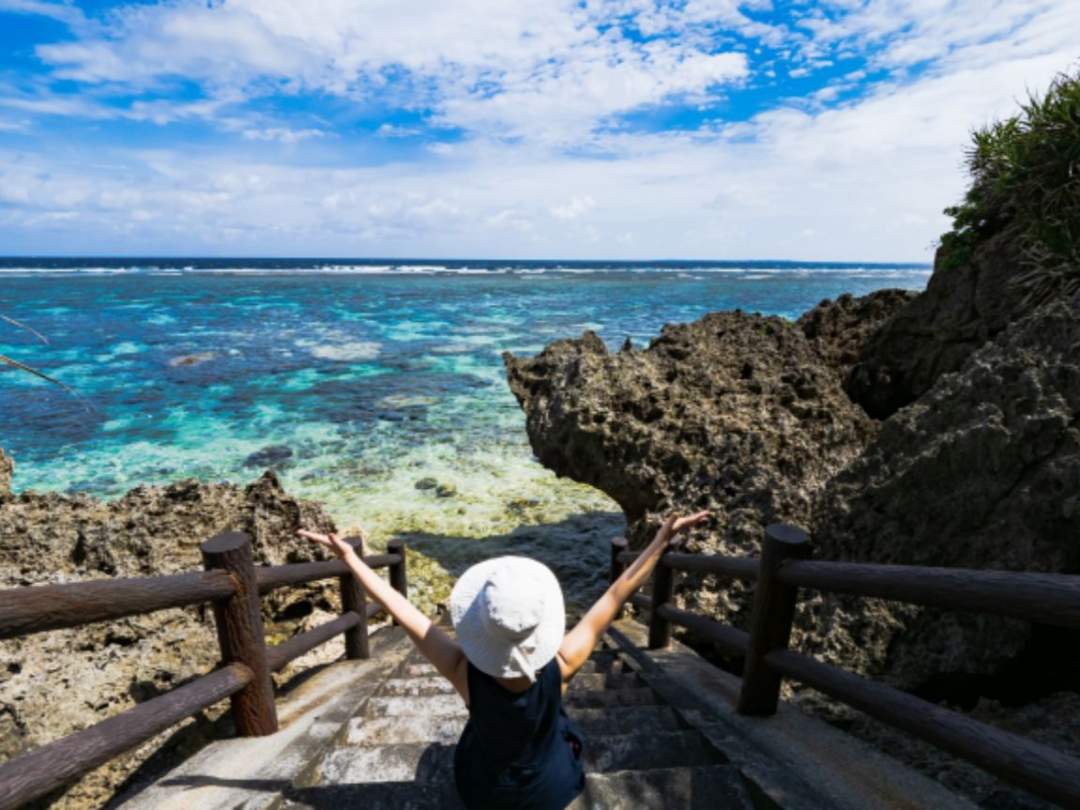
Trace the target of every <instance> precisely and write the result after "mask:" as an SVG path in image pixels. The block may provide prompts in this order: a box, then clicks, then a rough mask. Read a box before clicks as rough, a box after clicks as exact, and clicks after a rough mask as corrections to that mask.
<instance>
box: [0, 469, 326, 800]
mask: <svg viewBox="0 0 1080 810" xmlns="http://www.w3.org/2000/svg"><path fill="white" fill-rule="evenodd" d="M6 468H7V467H6V466H5V465H4V462H3V459H2V458H0V469H6ZM301 525H302V526H305V527H319V528H321V529H323V530H324V531H325V530H333V524H332V522H331V521H330V519H329V518H328V517H327V516H326V514H325V513H324V512H323V511H322V510H321V508H320V507H318V506H316V505H314V504H311V503H308V502H305V501H299V500H296V499H295V498H292V497H290V496H289V495H287V494H286V493H285V492H284V490H282V488H281V486H280V484H279V483H278V480H277V478H275V477H274V475H273V474H272V473H267V474H265V475H264V476H263V477H262V478H260V479H259V480H258V481H256V482H255V483H253V484H251V485H249V486H247V487H240V486H234V485H231V484H200V483H197V482H195V481H181V482H179V483H176V484H172V485H170V486H165V487H139V488H137V489H134V490H132V491H131V492H129V493H128V494H127V495H125V496H124V497H122V498H120V499H118V500H116V501H112V502H109V503H104V502H101V501H97V500H94V499H92V498H89V497H87V496H85V495H74V496H66V495H59V494H55V493H48V494H36V493H22V494H20V495H16V496H8V497H7V498H4V497H3V496H0V587H4V588H11V587H15V586H23V585H40V584H45V583H56V582H69V581H73V580H80V579H98V578H102V577H110V576H156V575H161V574H169V573H177V572H186V571H193V570H199V569H201V567H202V560H201V555H200V552H199V544H200V543H201V542H202V541H203V540H205V539H207V538H209V537H211V536H212V535H214V534H217V533H218V532H221V531H224V530H241V531H245V532H248V533H250V534H251V536H252V540H253V546H254V554H255V559H256V562H257V563H262V564H281V563H285V562H292V561H299V560H306V559H314V558H315V557H316V556H318V554H317V552H316V550H315V547H314V546H312V545H311V544H309V543H307V542H306V541H304V540H301V539H299V538H297V537H295V531H296V529H297V528H299V527H300V526H301ZM336 598H337V597H336V594H335V592H334V590H333V583H331V584H330V585H327V584H324V583H316V584H314V585H313V586H311V587H308V588H287V589H281V590H280V591H274V592H272V593H271V594H269V595H267V596H266V597H265V598H264V599H263V600H262V604H263V609H264V618H265V620H266V622H267V632H268V635H269V636H270V637H271V638H270V640H271V641H273V640H274V639H273V637H274V634H275V633H276V634H286V633H290V632H291V631H293V630H295V629H298V628H297V626H296V623H295V620H294V621H292V622H279V620H284V619H287V618H289V617H300V616H303V615H304V614H305V613H307V614H311V613H313V612H315V613H317V612H319V608H320V606H321V607H322V608H324V609H326V608H332V609H335V610H336V609H337V605H336V602H335V603H333V604H332V600H335V599H336ZM278 640H280V639H278ZM0 659H2V660H3V662H4V667H3V669H0V760H3V759H7V758H10V757H13V756H17V755H18V754H19V753H21V752H23V751H26V750H29V749H32V748H36V747H37V746H40V745H42V744H44V743H47V742H50V741H52V740H54V739H57V738H60V737H62V736H65V735H67V734H70V733H72V732H74V731H77V730H79V729H81V728H84V727H86V726H89V725H92V724H93V723H95V722H97V721H99V720H102V719H103V718H104V717H106V716H109V715H112V714H116V713H117V712H119V711H122V710H124V709H127V708H130V707H131V706H132V705H134V704H135V703H137V702H139V701H142V700H145V699H147V698H150V697H153V696H155V695H156V694H159V693H160V692H162V691H165V690H167V689H169V688H171V687H173V686H176V685H178V684H180V683H182V682H184V681H185V680H187V679H189V678H192V677H195V676H198V675H202V674H205V673H206V672H208V671H210V670H211V669H213V667H214V666H215V665H216V664H217V659H218V648H217V642H216V637H215V634H214V627H213V619H212V616H211V614H210V611H209V610H207V609H206V608H205V607H192V608H187V609H182V610H181V609H177V610H166V611H160V612H157V613H153V614H150V615H146V616H133V617H130V618H128V619H123V620H119V621H112V622H106V623H101V624H93V625H88V626H85V627H80V628H74V629H71V630H58V631H52V632H48V633H41V634H38V635H32V636H26V637H23V638H18V639H11V640H7V641H3V642H0ZM59 695H62V696H63V698H62V699H58V696H59ZM205 724H206V721H205V718H199V719H196V721H194V723H188V724H186V727H188V728H189V729H190V728H191V727H192V726H200V725H202V726H205ZM162 740H163V738H160V737H159V738H156V739H155V740H153V741H151V742H150V743H148V744H147V745H144V746H142V747H140V748H139V749H137V750H136V751H134V752H132V753H131V754H128V755H125V756H121V757H119V758H117V759H115V760H113V761H112V762H110V763H108V764H107V765H105V766H103V767H102V768H100V769H98V770H97V771H94V772H92V773H90V774H88V775H87V776H86V777H85V778H84V779H82V780H81V781H80V782H78V783H76V784H75V785H74V787H72V788H71V789H70V790H69V791H68V792H67V794H66V795H65V796H64V798H63V799H61V800H60V803H59V804H57V805H55V806H59V807H98V806H101V805H102V804H104V803H105V801H106V800H107V798H108V797H109V796H111V795H112V793H113V791H114V789H115V788H116V786H117V785H118V784H120V783H121V782H122V781H123V780H124V779H125V778H127V777H128V775H129V774H130V773H131V772H132V770H133V769H134V768H135V767H136V766H137V765H138V764H139V763H140V762H142V761H143V760H145V759H146V758H147V757H148V756H149V755H151V754H152V753H153V752H154V750H155V749H156V748H157V747H158V746H160V744H161V742H162Z"/></svg>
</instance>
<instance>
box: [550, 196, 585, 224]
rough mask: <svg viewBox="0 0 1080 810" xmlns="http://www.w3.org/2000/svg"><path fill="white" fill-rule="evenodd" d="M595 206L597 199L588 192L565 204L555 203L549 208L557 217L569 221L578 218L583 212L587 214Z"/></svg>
mask: <svg viewBox="0 0 1080 810" xmlns="http://www.w3.org/2000/svg"><path fill="white" fill-rule="evenodd" d="M595 207H596V200H594V199H593V198H592V197H591V196H590V195H588V194H583V195H581V196H580V197H574V198H573V199H571V200H570V202H568V203H566V204H565V205H554V206H552V207H551V208H550V209H549V210H550V211H551V215H552V216H553V217H555V219H561V220H563V221H564V222H568V221H570V220H572V219H577V218H578V217H580V216H582V215H583V214H587V213H588V212H589V211H591V210H592V209H594V208H595Z"/></svg>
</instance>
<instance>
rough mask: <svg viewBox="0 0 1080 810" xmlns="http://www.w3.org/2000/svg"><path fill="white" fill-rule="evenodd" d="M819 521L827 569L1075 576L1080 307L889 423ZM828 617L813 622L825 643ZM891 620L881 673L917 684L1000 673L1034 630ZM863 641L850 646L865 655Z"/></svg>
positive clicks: (996, 352) (1037, 324)
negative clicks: (867, 565) (848, 565)
mask: <svg viewBox="0 0 1080 810" xmlns="http://www.w3.org/2000/svg"><path fill="white" fill-rule="evenodd" d="M815 512H816V515H817V516H816V520H815V524H816V525H815V532H814V534H815V540H816V543H817V547H818V553H819V555H820V556H821V557H822V558H825V559H845V560H857V561H861V562H880V563H893V564H904V565H933V566H955V567H965V568H986V569H1004V570H1012V571H1047V572H1061V573H1080V303H1074V304H1072V305H1066V304H1064V303H1058V304H1055V305H1052V306H1049V307H1047V308H1044V309H1042V310H1039V311H1037V312H1035V313H1033V314H1032V315H1030V316H1029V317H1027V318H1026V319H1023V320H1022V321H1019V322H1017V323H1015V324H1014V325H1013V326H1012V327H1010V328H1008V329H1007V330H1005V331H1003V332H1001V333H1000V334H999V335H998V337H997V339H996V340H994V341H992V342H990V343H988V344H987V345H985V346H984V347H983V348H981V349H979V350H978V351H976V352H975V353H974V354H972V355H971V356H970V357H969V358H968V360H967V362H966V363H965V364H964V365H963V367H962V368H961V369H960V370H959V371H958V372H955V373H949V374H943V375H941V376H940V377H939V378H938V380H937V381H936V382H935V383H934V385H933V386H932V387H931V388H930V390H929V391H927V392H926V393H925V394H924V395H923V396H922V397H920V398H919V399H918V400H917V401H916V402H914V403H913V404H911V405H909V406H908V407H906V408H903V409H901V410H900V411H898V412H897V413H896V414H894V415H893V416H892V417H891V418H890V419H888V420H886V421H885V422H884V423H883V424H882V427H881V430H880V432H879V433H878V435H877V436H876V437H875V439H874V440H873V441H872V442H871V443H870V445H869V446H868V447H867V449H866V450H865V451H864V452H863V453H862V455H860V457H859V458H858V459H857V460H856V461H855V462H854V463H852V464H851V465H849V466H848V467H847V468H846V469H845V470H843V472H841V473H840V474H839V475H837V476H836V477H835V478H834V479H833V480H832V481H830V482H829V484H828V486H826V487H825V489H824V490H823V491H822V493H821V498H820V503H819V504H818V506H817V508H816V509H815ZM850 607H851V606H850V604H849V603H846V604H845V607H842V608H837V609H838V610H840V611H847V610H850ZM831 611H832V609H831V608H829V607H824V608H822V609H821V610H820V611H819V612H818V614H817V616H816V619H817V621H818V623H819V634H820V633H821V632H823V631H824V629H825V627H826V626H827V625H829V624H830V623H831V622H833V616H832V612H831ZM891 616H892V618H893V619H894V623H892V624H890V625H888V626H887V627H885V628H883V629H884V635H883V636H882V637H881V638H880V639H879V642H880V645H881V652H882V658H881V660H879V661H876V662H874V667H873V668H874V669H877V670H879V671H881V672H883V673H886V674H887V675H888V676H889V678H890V679H892V680H893V681H895V682H897V683H899V684H901V685H905V686H909V687H910V686H917V685H919V684H921V683H924V682H926V681H928V680H929V679H931V678H932V677H934V676H936V675H938V674H940V673H953V674H956V673H977V674H992V673H993V672H995V671H996V670H997V669H998V668H999V667H1000V666H1002V665H1003V663H1004V662H1005V661H1007V660H1008V659H1009V658H1011V657H1013V656H1015V655H1017V654H1018V653H1020V652H1021V650H1023V648H1024V647H1025V645H1026V644H1027V643H1028V641H1029V639H1030V637H1031V626H1030V625H1029V624H1027V623H1026V622H1020V621H1013V620H1004V619H998V618H995V617H991V616H986V615H978V614H968V613H944V612H942V611H937V610H929V609H921V608H914V607H909V608H905V609H902V610H901V609H894V610H892V611H891ZM841 624H842V623H841ZM833 643H840V642H839V641H838V640H837V639H834V642H833ZM859 643H860V640H859V639H858V638H854V637H852V638H850V639H849V640H848V641H847V643H846V644H845V646H847V645H848V644H849V645H850V647H849V650H850V652H851V654H852V655H858V654H859V653H858V652H857V651H855V647H857V646H858V645H859Z"/></svg>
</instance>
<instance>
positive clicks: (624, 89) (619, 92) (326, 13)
mask: <svg viewBox="0 0 1080 810" xmlns="http://www.w3.org/2000/svg"><path fill="white" fill-rule="evenodd" d="M651 5H652V4H651V3H646V4H645V6H651ZM696 5H701V3H700V0H699V1H698V2H697V3H696ZM694 6H695V3H691V4H690V6H688V9H692V8H693V7H694ZM639 13H644V11H641V10H639ZM718 13H719V12H718ZM686 15H690V16H691V17H693V19H694V20H695V21H697V20H700V19H704V18H706V17H708V12H707V10H701V9H699V10H698V11H696V12H693V14H691V11H690V10H688V11H686V14H684V16H686ZM611 22H612V15H611V9H610V8H609V9H607V10H606V11H605V10H604V9H603V7H601V6H599V5H596V6H595V7H589V6H586V7H584V8H582V7H581V6H579V5H578V4H577V3H572V2H566V0H536V1H535V2H531V3H528V4H518V3H506V2H504V0H467V2H461V3H453V4H448V3H445V2H439V0H422V2H417V3H410V4H402V3H398V2H391V1H389V0H383V2H368V1H367V0H309V2H306V3H304V4H302V5H299V4H296V3H294V2H291V0H230V2H227V3H220V2H218V3H209V4H208V3H205V2H202V1H201V0H200V1H199V2H196V0H178V2H174V3H168V4H162V5H151V6H146V5H138V6H126V7H122V8H121V9H119V10H118V11H116V12H115V13H114V14H113V15H112V16H111V17H110V19H109V24H108V26H107V27H102V28H101V29H100V30H99V31H97V32H96V33H94V34H91V35H86V36H82V37H79V38H78V39H76V40H75V41H71V42H61V43H55V44H46V45H40V46H39V47H38V48H37V54H38V56H39V57H40V58H41V59H42V60H43V61H44V62H46V63H47V64H49V65H51V66H52V68H53V71H54V75H55V76H56V77H57V78H60V79H63V80H66V81H75V82H82V83H85V84H89V85H107V84H111V85H122V86H125V87H132V88H140V89H145V90H149V89H152V88H155V87H157V86H160V85H162V84H163V83H167V82H168V81H169V80H170V79H171V78H174V77H178V76H182V77H185V79H187V80H191V81H196V82H198V83H199V84H200V85H201V86H203V87H204V88H205V89H206V91H207V93H208V94H209V95H210V97H217V96H219V95H220V94H222V93H227V94H230V95H232V96H234V97H235V96H236V95H237V94H242V95H244V96H245V97H258V96H260V95H265V94H268V93H295V92H300V91H313V92H320V93H328V94H332V95H338V96H343V97H347V98H352V99H356V100H361V101H369V100H371V99H373V98H383V97H386V96H394V95H395V94H402V93H404V94H405V95H406V96H407V102H408V103H411V104H417V103H425V104H429V105H430V106H431V108H432V109H433V110H434V113H435V117H436V119H437V120H438V122H439V123H441V124H443V125H446V126H456V127H463V128H465V129H468V130H471V131H477V132H479V131H483V132H485V133H488V134H490V132H491V131H492V129H500V130H501V132H502V133H503V134H504V135H507V136H510V137H520V136H523V135H526V134H533V135H543V136H545V137H548V138H549V139H553V140H560V141H566V140H569V139H573V138H578V137H582V136H583V135H586V134H588V133H589V132H590V131H591V130H592V129H593V128H594V127H595V126H596V125H598V124H599V123H601V122H602V121H603V120H604V118H605V117H606V116H609V115H611V114H614V113H619V112H624V111H627V110H632V109H635V108H637V107H640V106H642V105H648V104H657V103H661V102H664V101H666V100H668V99H672V98H679V97H683V96H686V95H693V96H696V95H701V94H703V93H706V92H707V91H709V90H710V88H712V87H714V86H717V85H722V84H725V83H729V82H733V81H738V80H740V79H742V78H744V77H745V76H746V75H747V66H746V59H745V56H744V55H743V54H741V53H737V52H715V51H714V50H713V49H712V48H711V47H709V43H708V42H705V41H701V40H696V39H693V38H688V39H687V40H686V41H683V40H680V39H678V38H663V39H655V40H651V41H646V42H643V41H640V40H639V39H635V38H633V37H630V36H628V35H627V34H626V33H625V32H623V31H622V29H621V28H619V27H618V26H615V27H612V26H611ZM672 25H673V23H672ZM669 27H670V26H669ZM391 78H392V80H391Z"/></svg>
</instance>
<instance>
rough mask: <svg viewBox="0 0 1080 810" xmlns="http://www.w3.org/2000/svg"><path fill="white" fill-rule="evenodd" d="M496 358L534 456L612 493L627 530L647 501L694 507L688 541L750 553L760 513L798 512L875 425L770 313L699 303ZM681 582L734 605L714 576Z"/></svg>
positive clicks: (698, 597) (688, 593)
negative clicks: (628, 341)
mask: <svg viewBox="0 0 1080 810" xmlns="http://www.w3.org/2000/svg"><path fill="white" fill-rule="evenodd" d="M504 361H505V363H506V367H507V372H508V377H509V381H510V387H511V389H512V390H513V392H514V394H515V395H516V396H517V398H518V401H519V402H520V403H521V405H522V407H523V408H524V410H525V413H526V415H527V422H528V433H529V438H530V441H531V443H532V446H533V449H534V451H535V452H536V455H537V456H538V458H539V459H540V461H541V462H542V463H543V464H545V465H546V466H548V467H550V468H551V469H553V470H554V471H555V472H556V473H558V474H559V475H566V476H569V477H571V478H574V479H575V480H578V481H583V482H585V483H589V484H592V485H593V486H596V487H598V488H599V489H601V490H603V491H604V492H606V493H607V494H608V495H610V496H611V497H612V498H614V499H615V500H616V501H617V502H618V503H619V504H620V506H622V508H623V509H624V510H625V512H626V514H627V517H628V519H629V520H630V521H631V527H630V530H631V533H632V534H633V535H634V537H635V538H636V539H639V540H640V539H641V538H643V537H644V535H645V533H646V532H647V531H648V526H649V525H651V524H652V523H653V522H654V521H652V519H651V518H652V517H654V515H650V513H652V512H656V511H660V510H665V509H668V508H676V509H681V510H691V509H706V508H707V509H712V510H714V512H715V513H716V521H715V523H714V525H713V526H711V527H710V528H709V530H707V531H701V532H699V533H698V534H696V535H695V536H694V537H693V538H692V539H691V541H690V543H689V547H690V548H692V549H695V550H702V551H706V550H707V551H713V552H723V553H728V554H745V553H750V552H753V551H756V549H757V547H758V543H759V542H760V537H761V527H762V526H763V525H765V524H766V523H770V522H774V521H791V522H796V523H803V524H806V523H808V522H809V520H810V516H811V505H812V501H813V496H814V493H815V492H816V491H817V490H818V489H820V488H821V487H822V486H823V485H824V484H825V482H826V481H828V480H829V479H830V478H831V477H832V476H833V475H835V474H836V473H837V472H839V470H840V469H842V468H843V467H844V466H845V465H846V464H848V463H849V462H850V461H852V460H853V459H854V458H855V456H856V455H857V454H858V453H859V451H860V450H861V449H862V447H863V446H864V445H865V443H866V442H867V441H868V440H869V439H870V437H871V436H872V434H873V432H874V425H873V422H872V421H871V420H870V419H869V418H868V417H867V416H866V415H865V414H864V413H863V412H862V410H861V409H860V408H859V407H858V406H856V405H854V404H853V403H851V401H850V400H849V399H848V398H847V396H846V395H845V394H844V391H843V388H842V387H841V385H840V377H839V375H838V374H837V373H836V372H835V371H834V370H833V369H832V368H831V367H829V365H828V364H827V363H826V362H825V361H824V360H823V359H822V357H821V355H820V354H819V353H818V350H817V349H816V348H815V346H814V345H812V344H811V342H810V341H809V340H808V339H807V338H806V336H805V335H804V334H803V330H802V329H801V328H799V327H798V326H796V325H795V324H792V323H790V322H788V321H785V320H783V319H781V318H776V317H763V316H761V315H749V314H745V313H741V312H726V313H715V314H710V315H707V316H705V317H704V318H702V319H701V320H699V321H696V322H694V323H692V324H685V325H677V326H665V327H664V329H663V331H662V333H661V335H660V337H658V338H656V339H655V340H653V341H652V342H651V343H650V344H649V346H648V348H646V349H644V350H640V351H638V350H632V349H624V350H623V351H620V352H618V353H614V354H612V353H609V352H608V351H607V350H606V348H605V347H604V344H603V342H602V341H601V340H600V339H599V338H598V337H597V336H596V335H594V334H592V333H590V332H586V333H585V334H584V335H583V336H582V338H581V339H580V340H563V341H557V342H555V343H553V344H551V345H550V346H548V347H547V348H546V349H545V350H544V351H543V352H541V353H540V354H539V355H537V356H536V357H534V358H530V359H520V358H516V357H513V356H512V355H510V354H506V355H504ZM682 593H683V594H684V595H685V598H686V599H688V600H690V601H691V602H692V603H693V604H694V605H695V606H696V607H699V608H702V609H707V610H710V611H723V610H724V609H725V608H736V609H738V608H741V607H744V604H743V602H742V601H741V600H737V601H736V602H734V603H733V602H731V601H730V600H728V599H727V595H728V592H727V591H720V590H718V589H716V588H715V587H703V588H700V589H695V588H693V587H691V588H684V589H683V591H682ZM718 598H719V599H718Z"/></svg>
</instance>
